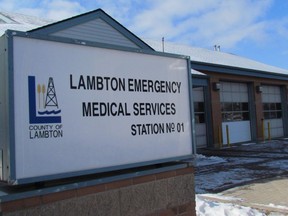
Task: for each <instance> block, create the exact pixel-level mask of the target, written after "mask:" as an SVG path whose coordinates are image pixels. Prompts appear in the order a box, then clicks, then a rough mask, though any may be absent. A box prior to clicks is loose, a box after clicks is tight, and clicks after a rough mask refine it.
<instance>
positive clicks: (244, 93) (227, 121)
mask: <svg viewBox="0 0 288 216" xmlns="http://www.w3.org/2000/svg"><path fill="white" fill-rule="evenodd" d="M248 98H249V97H248V86H247V84H246V83H232V82H221V88H220V101H221V112H222V125H221V126H222V139H223V144H224V145H225V144H228V136H227V135H229V141H230V143H231V144H232V143H240V142H247V141H250V140H251V122H250V114H249V100H248Z"/></svg>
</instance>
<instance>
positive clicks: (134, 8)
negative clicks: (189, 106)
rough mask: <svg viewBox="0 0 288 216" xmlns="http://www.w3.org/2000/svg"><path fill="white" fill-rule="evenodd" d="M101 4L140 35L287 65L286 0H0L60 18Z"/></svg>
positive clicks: (11, 7)
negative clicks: (215, 46)
mask: <svg viewBox="0 0 288 216" xmlns="http://www.w3.org/2000/svg"><path fill="white" fill-rule="evenodd" d="M97 8H102V9H103V10H104V11H106V12H107V13H108V14H109V15H111V16H112V17H113V18H115V19H116V20H117V21H119V22H120V23H121V24H122V25H124V26H125V27H126V28H128V29H129V30H130V31H132V32H133V33H135V34H136V35H137V36H139V37H143V38H148V39H155V40H159V41H160V40H161V38H162V37H165V40H166V41H171V42H176V43H179V44H188V45H191V46H195V47H202V48H207V49H213V46H214V45H220V46H221V51H224V52H229V53H234V54H236V55H240V56H243V57H247V58H250V59H254V60H256V61H260V62H263V63H266V64H270V65H273V66H277V67H281V68H284V69H288V13H287V11H288V1H286V0H118V1H117V0H78V1H77V0H21V1H19V0H0V10H5V11H13V12H18V13H23V14H28V15H34V16H39V17H42V18H47V19H54V20H61V19H64V18H68V17H71V16H74V15H77V14H80V13H85V12H88V11H91V10H95V9H97Z"/></svg>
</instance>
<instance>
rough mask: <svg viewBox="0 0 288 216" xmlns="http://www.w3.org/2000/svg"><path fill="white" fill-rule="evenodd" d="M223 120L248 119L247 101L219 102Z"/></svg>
mask: <svg viewBox="0 0 288 216" xmlns="http://www.w3.org/2000/svg"><path fill="white" fill-rule="evenodd" d="M221 112H222V120H223V122H228V121H246V120H249V119H250V118H249V106H248V102H242V103H241V102H231V103H229V102H223V103H221Z"/></svg>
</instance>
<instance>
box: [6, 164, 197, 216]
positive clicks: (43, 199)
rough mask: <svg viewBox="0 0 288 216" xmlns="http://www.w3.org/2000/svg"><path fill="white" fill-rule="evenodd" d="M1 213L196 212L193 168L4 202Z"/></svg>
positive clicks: (123, 215) (13, 215)
mask: <svg viewBox="0 0 288 216" xmlns="http://www.w3.org/2000/svg"><path fill="white" fill-rule="evenodd" d="M1 211H2V215H5V216H16V215H31V216H33V215H44V216H45V215H61V216H62V215H69V216H73V215H96V216H97V215H113V216H114V215H115V216H117V215H119V216H129V215H133V216H134V215H151V216H152V215H155V216H156V215H157V216H160V215H179V216H180V215H181V216H184V215H196V213H195V192H194V169H193V168H192V167H190V168H184V169H179V170H174V171H168V172H163V173H158V174H152V175H146V176H141V177H135V178H131V179H127V180H121V181H115V182H111V183H105V184H100V185H95V186H89V187H83V188H77V189H72V190H66V191H61V192H54V193H50V194H46V195H41V196H35V197H30V198H26V199H19V200H14V201H10V202H4V203H1Z"/></svg>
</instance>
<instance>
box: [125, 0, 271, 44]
mask: <svg viewBox="0 0 288 216" xmlns="http://www.w3.org/2000/svg"><path fill="white" fill-rule="evenodd" d="M271 3H272V1H271V0H264V1H252V0H241V1H233V0H232V1H226V0H213V1H212V0H211V1H210V0H205V1H197V0H195V1H192V0H189V1H188V0H178V1H173V0H168V1H165V2H164V3H163V1H155V3H154V4H153V7H152V8H150V9H148V10H145V11H142V12H141V13H139V14H138V15H136V16H135V18H134V22H133V23H132V24H131V25H130V28H131V29H134V31H135V32H136V34H138V35H141V36H143V37H148V38H159V39H160V38H161V37H163V36H164V37H165V38H167V39H168V40H172V41H181V42H184V43H189V44H197V45H198V46H199V45H200V46H205V45H206V46H207V44H210V45H213V44H215V43H216V44H221V45H224V46H225V47H229V48H230V47H233V46H235V45H236V44H237V43H238V42H239V41H241V40H245V39H249V40H255V38H256V35H257V39H259V36H260V35H263V33H264V32H265V28H266V24H265V22H263V21H261V17H262V16H263V15H264V14H265V12H266V11H267V10H268V9H269V7H270V6H271ZM261 38H263V37H262V36H261Z"/></svg>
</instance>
